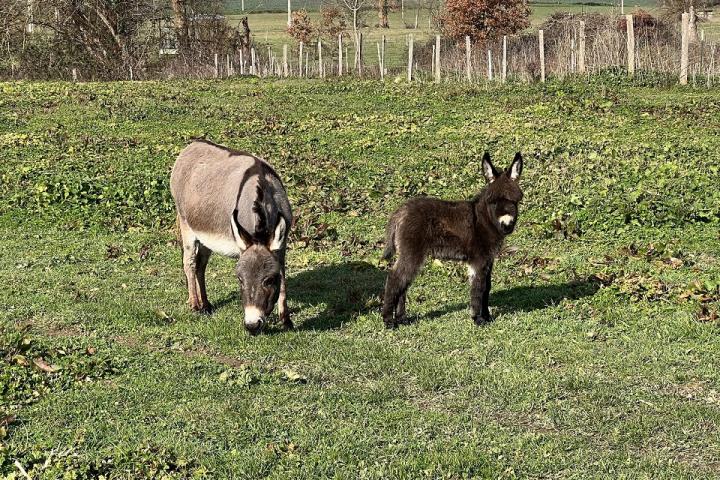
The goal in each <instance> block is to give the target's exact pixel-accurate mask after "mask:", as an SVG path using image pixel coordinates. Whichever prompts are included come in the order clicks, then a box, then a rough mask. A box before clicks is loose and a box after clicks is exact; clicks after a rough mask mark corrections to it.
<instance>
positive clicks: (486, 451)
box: [0, 77, 720, 479]
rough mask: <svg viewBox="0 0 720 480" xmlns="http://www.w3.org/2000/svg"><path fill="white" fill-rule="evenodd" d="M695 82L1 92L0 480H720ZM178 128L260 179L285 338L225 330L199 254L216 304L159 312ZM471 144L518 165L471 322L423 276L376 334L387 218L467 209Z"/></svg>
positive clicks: (718, 217)
mask: <svg viewBox="0 0 720 480" xmlns="http://www.w3.org/2000/svg"><path fill="white" fill-rule="evenodd" d="M608 85H612V88H608ZM718 93H719V92H718V90H710V91H708V90H694V89H690V88H687V89H681V88H648V87H642V86H633V85H628V84H626V83H624V80H622V79H615V78H612V77H607V78H604V79H599V80H595V81H594V83H593V84H591V85H589V86H588V85H584V84H574V83H566V84H554V83H549V84H546V85H544V86H521V85H509V86H507V87H504V88H501V87H492V88H491V89H484V88H481V87H470V86H463V85H440V86H434V85H405V84H380V83H377V82H367V83H359V82H355V83H353V82H326V83H323V82H316V81H276V82H259V81H255V80H252V79H238V80H234V81H230V82H174V83H173V82H171V83H115V84H69V83H4V84H0V145H1V146H2V152H3V161H2V168H1V169H0V232H1V233H2V234H1V235H0V251H2V255H0V281H1V282H2V285H3V289H2V291H1V292H0V304H1V305H2V308H1V309H0V477H4V476H5V477H7V478H25V477H24V476H23V473H22V472H23V471H26V472H27V473H28V474H29V475H30V476H31V477H32V478H49V479H50V478H53V479H54V478H61V477H62V476H63V474H64V475H65V476H64V477H62V478H97V477H99V476H100V475H105V477H106V478H202V477H208V478H258V477H265V476H268V477H271V478H292V479H296V478H323V477H335V478H484V477H502V478H528V477H534V478H540V477H542V478H549V477H551V478H609V477H612V478H709V477H716V476H718V475H720V462H718V458H720V393H719V392H720V378H719V377H718V373H719V372H718V366H717V365H718V364H717V359H718V355H720V340H719V339H718V333H719V330H718V320H717V312H718V308H720V256H719V255H718V252H719V251H720V236H719V233H718V230H719V229H718V227H719V222H720V191H718V188H717V182H718V178H719V176H720V175H719V174H720V171H719V167H718V165H720V153H718V152H720V135H719V133H720V131H719V130H718V129H719V127H718V118H720V102H719V101H718V98H719V97H718ZM689 132H690V133H689ZM202 135H206V136H207V137H208V138H211V139H213V140H215V141H218V142H222V143H225V144H227V145H230V146H233V147H237V148H240V149H247V150H250V151H253V152H256V153H258V154H260V155H263V156H265V158H267V159H268V160H269V161H270V162H272V164H273V165H275V166H276V168H277V170H278V171H279V172H280V174H281V176H282V177H283V179H284V180H285V184H286V186H287V189H288V192H289V195H290V198H291V201H292V203H293V205H294V209H295V213H296V215H297V216H298V222H297V225H296V226H295V228H294V230H293V234H292V238H291V244H290V251H289V272H290V283H289V298H290V306H291V309H292V311H293V314H294V320H295V322H296V325H297V330H296V331H293V332H288V333H283V332H281V331H280V330H279V328H271V329H270V331H269V332H267V333H266V334H264V335H261V336H259V337H250V336H248V335H247V334H246V333H245V332H244V330H243V327H242V319H241V315H242V314H241V308H240V305H239V303H238V300H237V285H236V281H235V280H234V278H233V276H232V267H233V263H232V261H231V260H228V259H225V258H221V257H213V259H212V260H211V264H210V267H209V271H208V273H209V279H208V287H209V294H210V297H211V301H213V302H214V303H215V304H216V306H218V307H219V308H218V310H217V312H216V313H215V314H214V315H212V316H209V317H208V316H197V315H194V314H192V313H190V312H189V311H188V309H187V307H186V305H185V304H184V301H185V299H186V291H185V288H184V285H183V275H182V271H181V266H180V258H179V257H180V255H179V249H178V246H177V244H176V243H175V233H174V231H173V220H174V217H173V207H172V204H171V199H170V195H169V192H168V176H169V171H170V167H171V165H172V163H173V161H174V157H175V155H176V154H177V153H178V152H179V151H180V149H181V148H182V147H183V146H184V145H185V144H186V143H187V142H188V141H189V139H190V138H191V137H193V136H202ZM485 149H488V150H489V151H491V152H492V153H493V155H494V156H495V158H496V161H497V163H498V164H505V163H507V162H509V160H510V159H511V156H512V154H513V152H515V151H516V150H522V151H523V152H525V154H526V167H525V172H524V178H523V180H522V183H523V186H524V189H525V200H524V204H523V207H522V209H521V217H520V222H519V226H518V229H517V232H516V233H515V234H514V235H513V236H512V237H510V238H509V241H508V244H507V248H506V250H505V251H504V252H503V254H502V257H501V258H500V259H499V261H498V264H497V268H496V273H495V276H494V290H493V293H492V295H491V300H490V302H491V308H492V310H493V312H494V315H495V317H496V320H495V321H494V322H493V323H492V324H489V325H487V326H485V327H483V328H479V327H476V326H475V325H474V324H473V323H472V321H471V319H470V314H469V310H468V308H467V303H468V286H467V279H466V277H465V269H464V268H463V267H462V266H461V265H456V264H452V263H440V262H431V263H429V264H428V265H427V266H426V268H425V269H424V271H423V273H422V274H421V276H420V277H419V278H418V280H417V282H416V284H415V285H414V286H413V288H412V289H411V290H410V294H409V304H408V305H409V314H410V316H411V317H412V318H413V319H414V320H415V322H414V324H412V325H410V326H406V327H403V328H400V329H399V330H397V331H385V330H384V329H383V326H382V320H381V318H380V315H379V307H380V301H381V299H380V296H381V292H382V287H383V282H384V275H385V271H386V270H385V269H386V266H385V265H384V264H383V263H382V262H381V261H380V253H381V249H382V243H381V242H382V237H383V228H384V225H385V221H386V219H387V216H388V215H389V213H390V212H391V211H392V210H393V209H394V208H395V207H397V206H398V205H399V204H400V203H401V202H402V201H403V200H404V199H406V198H408V197H411V196H415V195H420V194H430V195H438V196H443V197H446V198H467V197H469V196H471V195H473V194H474V193H475V192H476V191H478V189H480V188H481V187H482V185H483V180H482V175H481V169H480V163H479V159H480V156H481V154H482V152H483V151H484V150H485Z"/></svg>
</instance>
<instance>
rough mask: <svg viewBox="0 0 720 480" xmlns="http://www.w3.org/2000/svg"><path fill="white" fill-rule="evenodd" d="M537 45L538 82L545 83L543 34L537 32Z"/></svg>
mask: <svg viewBox="0 0 720 480" xmlns="http://www.w3.org/2000/svg"><path fill="white" fill-rule="evenodd" d="M538 43H539V44H540V81H541V82H543V83H545V32H543V31H542V30H538Z"/></svg>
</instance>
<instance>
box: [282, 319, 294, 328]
mask: <svg viewBox="0 0 720 480" xmlns="http://www.w3.org/2000/svg"><path fill="white" fill-rule="evenodd" d="M280 328H282V329H283V330H294V329H295V324H294V323H293V322H292V320H290V316H287V317H285V318H281V319H280Z"/></svg>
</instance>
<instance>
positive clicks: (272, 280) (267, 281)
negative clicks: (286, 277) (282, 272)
mask: <svg viewBox="0 0 720 480" xmlns="http://www.w3.org/2000/svg"><path fill="white" fill-rule="evenodd" d="M277 278H278V276H277V275H273V276H272V277H267V278H266V279H265V280H264V281H263V285H265V286H266V287H272V286H273V285H275V282H276V281H277Z"/></svg>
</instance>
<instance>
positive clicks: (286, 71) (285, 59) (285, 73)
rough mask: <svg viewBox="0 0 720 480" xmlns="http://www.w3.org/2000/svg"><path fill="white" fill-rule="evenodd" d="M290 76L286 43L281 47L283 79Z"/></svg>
mask: <svg viewBox="0 0 720 480" xmlns="http://www.w3.org/2000/svg"><path fill="white" fill-rule="evenodd" d="M289 74H290V72H289V68H288V46H287V43H286V44H284V45H283V77H287V76H288V75H289Z"/></svg>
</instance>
